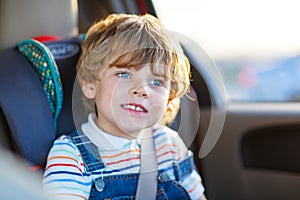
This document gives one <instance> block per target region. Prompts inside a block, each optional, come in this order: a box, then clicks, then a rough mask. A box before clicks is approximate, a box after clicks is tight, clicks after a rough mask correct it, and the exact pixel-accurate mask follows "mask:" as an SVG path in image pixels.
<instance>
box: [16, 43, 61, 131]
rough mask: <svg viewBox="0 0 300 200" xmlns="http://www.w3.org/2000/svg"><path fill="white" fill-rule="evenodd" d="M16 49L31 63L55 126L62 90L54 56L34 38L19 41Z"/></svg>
mask: <svg viewBox="0 0 300 200" xmlns="http://www.w3.org/2000/svg"><path fill="white" fill-rule="evenodd" d="M18 49H19V51H20V52H21V53H22V54H23V55H24V56H25V57H26V59H27V60H28V61H29V62H30V63H31V65H32V67H33V69H34V71H35V72H36V74H37V76H38V78H39V79H40V81H41V83H42V86H43V89H44V92H45V94H46V97H47V100H48V103H49V106H50V109H51V111H52V115H53V118H54V125H55V127H56V122H57V118H58V116H59V112H60V110H61V107H62V102H63V90H62V84H61V79H60V75H59V71H58V67H57V65H56V63H55V60H54V57H53V56H52V54H51V52H50V50H49V49H48V47H46V46H45V45H43V44H42V43H40V42H38V41H37V40H34V39H28V40H24V41H22V42H20V43H19V44H18Z"/></svg>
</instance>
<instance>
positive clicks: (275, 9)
mask: <svg viewBox="0 0 300 200" xmlns="http://www.w3.org/2000/svg"><path fill="white" fill-rule="evenodd" d="M153 2H154V6H155V8H156V11H157V15H158V17H159V18H160V19H161V20H162V21H163V23H164V24H165V25H166V27H167V28H168V29H170V30H172V31H176V32H179V33H181V34H184V35H187V36H188V37H190V38H191V39H193V40H194V41H196V42H197V43H198V44H199V45H200V46H201V47H202V48H203V49H205V51H206V52H207V54H208V55H209V56H210V58H211V59H212V60H213V61H214V62H215V64H216V65H217V66H218V69H219V70H220V72H221V74H222V76H223V79H224V83H225V87H226V89H227V92H228V94H229V97H230V100H231V101H243V102H249V101H256V102H283V101H297V102H299V101H300V84H299V80H300V26H298V25H297V24H298V20H299V19H300V12H299V11H298V8H299V6H300V2H299V1H296V0H285V1H283V0H277V1H272V0H264V1H260V0H228V1H222V0H163V1H160V0H154V1H153ZM170 16H172V17H170Z"/></svg>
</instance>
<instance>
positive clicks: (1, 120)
mask: <svg viewBox="0 0 300 200" xmlns="http://www.w3.org/2000/svg"><path fill="white" fill-rule="evenodd" d="M39 39H40V38H39ZM81 42H82V38H81V37H72V38H68V39H64V40H56V41H51V42H45V43H44V44H43V43H41V42H39V41H38V40H35V39H29V40H24V41H21V42H20V43H19V44H18V47H15V48H11V49H6V50H4V51H2V52H0V133H1V138H2V139H3V140H2V143H4V146H6V147H8V148H10V149H11V150H13V151H15V152H18V153H19V154H20V155H21V157H23V158H24V159H25V160H26V161H28V162H29V163H30V166H31V167H32V169H39V168H41V167H43V166H44V164H45V162H46V158H47V154H48V151H49V149H50V148H51V146H52V143H53V141H54V140H55V139H56V138H57V137H58V136H60V135H61V134H64V133H69V132H71V131H72V130H74V129H75V125H74V120H73V115H72V90H73V86H74V82H75V77H76V63H77V61H78V58H79V54H80V44H81ZM5 140H6V141H5Z"/></svg>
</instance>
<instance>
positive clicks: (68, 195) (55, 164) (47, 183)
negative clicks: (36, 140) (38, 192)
mask: <svg viewBox="0 0 300 200" xmlns="http://www.w3.org/2000/svg"><path fill="white" fill-rule="evenodd" d="M79 155H80V153H79V151H78V150H77V148H76V147H75V145H74V144H73V143H71V142H70V141H69V139H68V138H67V137H66V136H62V137H61V138H59V139H58V140H57V141H55V143H54V145H53V147H52V149H51V150H50V153H49V155H48V160H47V166H46V169H45V173H44V179H43V184H44V188H45V191H46V193H47V194H48V195H50V196H51V197H57V199H74V200H75V199H88V196H89V190H90V185H91V181H90V180H89V178H88V177H87V176H85V175H84V173H83V168H84V167H83V163H82V160H81V158H80V156H79Z"/></svg>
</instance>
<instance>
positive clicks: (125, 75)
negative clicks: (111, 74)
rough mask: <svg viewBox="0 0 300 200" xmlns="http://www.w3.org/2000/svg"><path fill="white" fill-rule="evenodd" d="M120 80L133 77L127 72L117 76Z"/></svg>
mask: <svg viewBox="0 0 300 200" xmlns="http://www.w3.org/2000/svg"><path fill="white" fill-rule="evenodd" d="M117 75H118V77H120V78H125V79H131V76H130V75H129V73H127V72H120V73H118V74H117Z"/></svg>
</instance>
